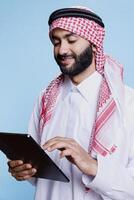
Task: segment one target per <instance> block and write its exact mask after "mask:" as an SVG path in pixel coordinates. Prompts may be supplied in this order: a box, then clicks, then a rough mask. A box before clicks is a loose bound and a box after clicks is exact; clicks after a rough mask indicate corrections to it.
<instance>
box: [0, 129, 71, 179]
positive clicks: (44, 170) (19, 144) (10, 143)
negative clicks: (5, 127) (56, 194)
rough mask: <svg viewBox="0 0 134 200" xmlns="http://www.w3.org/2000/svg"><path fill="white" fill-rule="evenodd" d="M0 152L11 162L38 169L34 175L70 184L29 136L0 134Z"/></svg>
mask: <svg viewBox="0 0 134 200" xmlns="http://www.w3.org/2000/svg"><path fill="white" fill-rule="evenodd" d="M0 150H1V151H2V152H3V153H4V154H6V156H7V157H8V158H9V159H11V160H23V161H24V163H30V164H32V166H33V167H34V168H36V169H37V173H36V174H35V175H34V176H35V177H38V178H46V179H51V180H56V181H63V182H69V179H68V177H67V176H66V175H65V174H64V173H63V171H62V170H61V169H60V168H59V167H58V166H57V165H56V164H55V163H54V161H53V160H52V159H51V158H50V157H49V156H48V155H47V153H46V152H45V151H44V150H43V149H42V148H41V147H40V146H39V144H38V143H37V142H36V141H35V140H34V139H33V138H32V136H31V135H29V134H20V133H6V132H0Z"/></svg>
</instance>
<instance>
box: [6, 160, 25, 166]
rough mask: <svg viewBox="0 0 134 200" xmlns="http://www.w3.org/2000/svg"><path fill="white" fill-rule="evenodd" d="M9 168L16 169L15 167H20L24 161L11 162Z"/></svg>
mask: <svg viewBox="0 0 134 200" xmlns="http://www.w3.org/2000/svg"><path fill="white" fill-rule="evenodd" d="M7 164H8V166H9V167H10V168H14V167H17V166H20V165H22V164H23V161H22V160H9V161H8V162H7Z"/></svg>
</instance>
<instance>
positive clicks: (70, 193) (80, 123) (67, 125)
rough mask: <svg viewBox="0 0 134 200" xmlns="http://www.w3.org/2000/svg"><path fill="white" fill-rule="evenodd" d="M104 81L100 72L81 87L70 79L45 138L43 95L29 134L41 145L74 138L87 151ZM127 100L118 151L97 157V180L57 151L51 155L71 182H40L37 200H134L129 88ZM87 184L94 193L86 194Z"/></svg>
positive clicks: (131, 95) (133, 135)
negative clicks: (40, 129) (41, 123)
mask: <svg viewBox="0 0 134 200" xmlns="http://www.w3.org/2000/svg"><path fill="white" fill-rule="evenodd" d="M100 82H101V76H100V75H99V74H98V73H97V72H95V73H94V74H92V75H91V76H90V77H88V78H87V79H86V80H84V81H83V82H82V83H81V84H80V85H78V86H77V87H76V86H74V85H72V84H71V82H70V81H69V80H67V79H66V82H65V84H64V86H63V88H62V91H61V93H60V95H59V97H58V99H57V105H56V110H55V111H56V112H54V116H53V117H52V119H51V121H50V123H49V124H48V125H46V126H45V127H44V131H43V135H42V138H39V135H38V116H39V103H40V99H41V96H40V97H39V102H38V103H37V104H36V106H35V109H34V112H33V115H32V118H31V121H30V125H29V133H30V134H32V136H33V137H34V138H35V139H36V140H37V141H38V142H39V143H40V144H41V145H42V144H44V143H45V141H47V140H48V139H50V138H52V137H54V136H57V135H60V136H63V137H64V136H65V137H73V138H74V139H75V140H77V141H78V142H79V143H80V144H81V145H82V146H83V147H84V148H85V149H86V150H87V149H88V144H89V140H88V139H87V138H89V137H90V134H91V129H92V125H93V121H94V118H95V113H96V103H97V102H96V101H97V99H98V98H97V96H98V91H99V86H100ZM126 97H127V98H126V108H125V111H126V118H125V120H124V121H125V124H119V125H118V128H117V132H116V143H117V145H118V149H117V151H116V152H115V153H113V154H111V155H108V156H106V157H103V156H101V155H97V160H98V173H97V175H96V177H95V178H93V177H87V176H86V175H84V174H82V173H81V172H80V171H79V170H78V169H77V167H76V166H74V165H72V164H71V163H69V161H67V160H66V159H62V160H60V159H59V157H58V151H57V150H56V151H54V152H52V153H50V156H51V157H52V159H53V160H54V161H55V162H56V163H57V164H58V166H60V167H61V169H62V170H63V171H64V172H65V174H66V175H67V176H68V177H69V178H70V180H71V181H70V183H62V182H55V181H50V180H45V179H38V180H37V185H36V186H37V189H36V197H35V199H36V200H63V198H64V199H68V200H86V199H87V200H101V199H104V200H108V199H113V200H132V199H134V189H133V188H134V179H133V178H134V147H133V141H134V140H133V139H134V133H133V131H134V129H133V128H134V127H133V120H132V114H133V113H134V103H133V102H134V92H133V91H131V90H130V89H128V88H127V89H126ZM74 101H75V104H74ZM132 103H133V105H132V106H131V104H132ZM128 106H129V107H128ZM128 108H129V109H128ZM74 121H75V122H74ZM111 131H112V130H111ZM130 134H131V135H130ZM132 177H133V178H132ZM84 184H85V185H86V186H87V187H90V188H91V189H92V190H91V191H90V192H85V187H84Z"/></svg>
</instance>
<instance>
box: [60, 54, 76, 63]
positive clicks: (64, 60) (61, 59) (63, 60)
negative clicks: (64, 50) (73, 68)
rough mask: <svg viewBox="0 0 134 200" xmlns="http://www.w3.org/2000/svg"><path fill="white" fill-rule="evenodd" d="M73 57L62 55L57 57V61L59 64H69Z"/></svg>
mask: <svg viewBox="0 0 134 200" xmlns="http://www.w3.org/2000/svg"><path fill="white" fill-rule="evenodd" d="M73 59H74V57H73V56H62V57H61V58H59V59H58V61H59V63H60V64H61V65H68V64H70V61H71V60H73Z"/></svg>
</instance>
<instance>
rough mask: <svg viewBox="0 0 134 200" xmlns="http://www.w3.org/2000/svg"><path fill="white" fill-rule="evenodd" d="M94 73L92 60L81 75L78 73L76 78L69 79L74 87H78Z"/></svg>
mask: <svg viewBox="0 0 134 200" xmlns="http://www.w3.org/2000/svg"><path fill="white" fill-rule="evenodd" d="M95 71H96V69H95V60H94V58H93V61H92V63H91V65H90V66H89V67H88V68H87V69H86V70H84V71H83V72H82V73H80V74H78V75H76V76H73V77H70V79H71V81H72V82H73V83H74V84H75V85H78V84H80V83H81V82H82V81H84V80H85V79H86V78H87V77H89V76H90V75H91V74H93V73H94V72H95Z"/></svg>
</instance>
